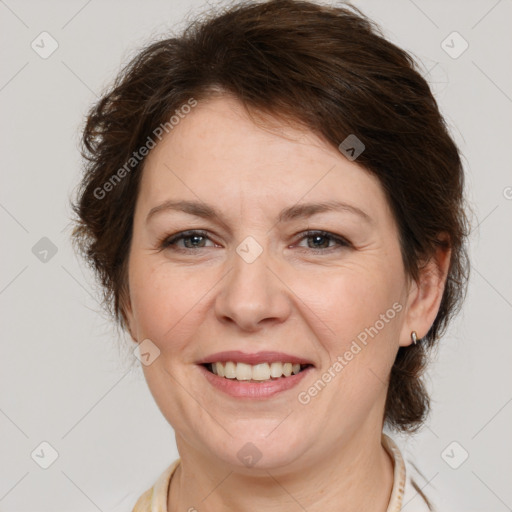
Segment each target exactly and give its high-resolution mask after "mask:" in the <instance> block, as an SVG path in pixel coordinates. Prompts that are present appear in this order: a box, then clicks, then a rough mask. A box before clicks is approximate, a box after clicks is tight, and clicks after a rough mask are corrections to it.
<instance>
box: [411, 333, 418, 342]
mask: <svg viewBox="0 0 512 512" xmlns="http://www.w3.org/2000/svg"><path fill="white" fill-rule="evenodd" d="M411 339H412V343H413V345H416V342H417V341H418V335H417V334H416V331H412V332H411Z"/></svg>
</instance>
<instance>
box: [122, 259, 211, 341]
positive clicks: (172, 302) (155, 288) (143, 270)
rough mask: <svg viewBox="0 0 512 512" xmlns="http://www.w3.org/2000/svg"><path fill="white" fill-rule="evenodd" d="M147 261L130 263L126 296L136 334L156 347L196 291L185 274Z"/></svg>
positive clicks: (184, 312) (188, 306) (187, 308)
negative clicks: (128, 290)
mask: <svg viewBox="0 0 512 512" xmlns="http://www.w3.org/2000/svg"><path fill="white" fill-rule="evenodd" d="M150 260H151V258H146V259H145V260H144V259H143V257H140V258H137V257H135V258H133V260H132V261H131V262H130V272H129V280H130V281H129V282H130V299H131V303H132V308H133V312H134V317H135V321H136V324H137V329H138V334H139V336H140V337H143V338H149V339H151V340H152V341H153V342H154V343H155V344H157V345H159V346H160V345H161V344H163V340H164V339H165V338H166V337H167V336H169V334H170V332H171V331H172V330H173V329H174V328H176V326H177V325H179V323H180V321H181V320H182V319H183V318H184V317H185V316H186V315H187V313H188V312H189V311H190V309H191V308H192V307H193V305H194V304H195V303H196V302H197V301H198V294H200V290H199V291H198V290H197V286H195V285H194V283H193V282H192V281H191V280H190V279H189V278H188V276H187V274H186V273H184V272H182V271H177V270H176V269H174V271H173V269H172V268H171V267H170V266H169V265H166V264H165V262H164V263H157V264H153V263H152V262H151V261H150ZM203 293H204V291H203ZM160 348H162V347H160Z"/></svg>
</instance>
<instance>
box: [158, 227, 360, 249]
mask: <svg viewBox="0 0 512 512" xmlns="http://www.w3.org/2000/svg"><path fill="white" fill-rule="evenodd" d="M195 236H201V237H204V238H207V239H208V240H210V241H212V242H213V240H211V239H210V237H209V236H208V233H207V232H206V231H201V230H189V231H182V232H180V233H177V234H175V235H172V236H166V237H164V238H163V239H161V240H160V241H159V242H158V246H159V247H160V249H168V248H170V247H173V246H174V248H173V250H175V251H179V252H189V251H197V250H198V249H205V247H196V248H190V247H185V248H176V243H177V242H179V241H180V240H185V239H190V238H193V237H195ZM300 236H301V237H300V239H299V242H302V240H305V239H307V238H312V237H315V236H318V237H323V238H327V239H328V240H329V241H334V242H336V243H337V244H338V247H328V248H326V249H314V248H309V247H308V248H303V249H305V250H306V251H312V252H314V253H317V254H318V253H330V252H332V250H338V249H340V248H344V247H351V244H350V242H348V241H347V240H345V239H344V238H342V237H340V236H336V235H334V234H332V233H329V232H328V231H319V230H316V231H306V232H304V233H301V234H300Z"/></svg>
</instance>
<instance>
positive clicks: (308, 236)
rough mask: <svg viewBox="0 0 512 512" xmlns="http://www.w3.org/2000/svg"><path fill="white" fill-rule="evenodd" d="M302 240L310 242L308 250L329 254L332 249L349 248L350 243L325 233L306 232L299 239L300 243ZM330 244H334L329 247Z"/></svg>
mask: <svg viewBox="0 0 512 512" xmlns="http://www.w3.org/2000/svg"><path fill="white" fill-rule="evenodd" d="M303 240H308V241H309V240H311V241H312V244H310V243H309V242H308V249H312V250H313V251H319V252H331V250H332V249H339V248H340V247H350V242H348V241H347V240H345V239H344V238H342V237H340V236H337V235H334V234H332V233H329V232H327V231H307V232H306V233H303V234H302V236H301V238H300V241H303ZM331 242H334V244H333V245H329V244H330V243H331ZM299 247H300V246H299Z"/></svg>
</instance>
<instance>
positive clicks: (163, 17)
mask: <svg viewBox="0 0 512 512" xmlns="http://www.w3.org/2000/svg"><path fill="white" fill-rule="evenodd" d="M331 3H334V2H331ZM354 3H355V4H356V5H357V6H359V7H360V8H362V10H363V11H364V12H366V13H367V14H369V15H370V16H371V17H372V18H373V19H374V20H375V21H377V22H378V23H379V24H381V26H382V27H383V28H384V31H385V34H386V35H387V36H388V37H389V38H390V39H391V40H392V41H393V42H395V43H397V44H398V45H400V46H402V47H404V48H405V49H407V50H409V51H411V52H412V53H413V54H414V55H415V56H416V57H417V58H418V59H419V60H420V61H421V63H422V66H423V69H424V74H425V75H426V76H427V77H428V80H429V82H430V83H431V85H432V88H433V90H434V92H435V94H436V97H437V99H438V101H439V103H440V106H441V108H442V111H443V113H444V114H445V116H446V119H447V122H448V124H449V126H450V129H451V130H452V132H453V135H454V137H455V139H456V141H457V143H458V144H459V146H460V148H461V151H462V153H463V155H464V161H465V165H466V169H467V178H468V198H469V201H470V202H471V204H472V205H473V209H474V218H473V227H474V230H473V233H472V238H471V244H472V245H471V257H472V261H473V273H472V277H471V282H470V287H469V293H468V298H467V301H466V304H465V306H464V309H463V311H462V313H461V315H460V316H459V317H458V319H457V321H456V322H454V323H453V324H452V326H451V328H450V330H449V332H448V333H447V335H446V337H445V338H444V339H443V341H442V343H441V348H440V350H439V354H438V357H437V362H436V363H435V364H434V365H433V366H432V368H431V370H430V371H429V374H428V382H429V387H430V389H431V391H432V395H433V399H434V400H433V402H434V403H433V405H434V409H433V414H432V416H431V418H430V420H429V422H428V425H427V426H426V427H425V428H424V429H423V431H422V432H421V433H420V434H418V435H417V436H415V437H413V438H411V439H409V440H407V439H406V438H403V439H401V438H399V439H398V441H399V442H400V444H401V445H402V447H403V448H404V449H405V450H406V451H407V453H409V454H410V456H411V457H412V458H413V459H414V460H415V461H416V463H417V465H418V466H419V468H420V469H421V470H422V472H423V473H424V474H425V476H426V477H427V480H429V484H428V486H427V487H426V488H425V492H426V493H427V494H430V495H431V496H433V497H435V500H436V501H437V504H438V505H439V508H440V509H441V510H451V511H454V512H457V511H465V512H466V511H485V512H490V511H505V510H512V485H511V475H512V441H511V436H510V432H511V431H512V429H511V425H512V404H511V402H512V386H511V379H512V378H511V376H510V361H511V356H512V344H511V343H510V340H511V333H512V314H511V313H512V272H511V270H510V262H511V261H512V241H511V220H512V172H511V166H510V133H511V119H512V116H511V114H512V72H511V67H510V53H511V50H512V32H511V31H510V28H509V27H510V20H512V2H511V1H510V0H500V1H496V0H478V1H461V0H459V1H426V0H414V1H412V0H393V1H386V2H383V1H380V2H379V1H377V0H361V1H356V2H354ZM205 7H207V4H206V3H205V2H204V1H203V0H198V1H178V0H173V1H170V0H167V1H157V0H151V1H147V2H142V1H139V2H134V1H122V2H121V1H120V0H117V1H108V2H107V1H103V2H101V1H100V0H90V1H88V2H87V1H74V0H73V1H66V2H64V1H60V2H58V1H45V2H42V1H39V2H36V1H22V0H17V1H16V0H6V1H0V38H1V53H2V66H1V68H0V108H1V112H2V116H1V139H0V140H1V141H2V151H1V153H0V158H1V175H0V176H1V188H0V225H1V229H2V251H1V266H0V307H1V311H2V329H1V371H0V461H1V462H0V511H3V512H6V511H9V512H28V511H38V512H47V511H48V512H50V511H51V512H54V511H56V510H66V511H76V512H82V511H97V510H100V511H112V510H116V511H117V510H119V511H121V510H131V507H132V506H133V504H134V501H135V500H136V498H137V496H139V495H140V494H141V493H142V492H143V491H144V490H145V489H146V488H148V487H149V486H150V485H152V484H153V483H154V480H155V479H156V477H157V476H158V475H159V474H160V472H161V471H162V470H163V469H164V468H165V467H167V465H168V464H169V463H170V462H171V461H172V460H173V459H174V458H176V457H177V452H176V447H175V443H174V436H173V432H172V429H171V428H170V426H169V425H168V424H167V423H166V421H165V420H164V418H163V417H162V416H161V414H160V412H159V410H158V409H157V407H156V405H155V403H154V401H153V399H152V397H151V395H150V393H149V392H148V390H147V387H146V384H145V382H144V380H143V376H142V371H141V369H140V367H139V366H137V365H132V360H133V355H132V354H131V353H130V352H128V351H127V349H126V347H127V346H128V343H127V342H126V343H125V342H124V341H123V339H122V337H119V336H118V333H117V332H116V330H115V329H114V328H113V327H112V325H111V324H110V323H109V321H108V319H107V318H106V317H105V315H101V314H98V311H99V310H100V308H99V305H98V302H97V297H98V288H97V286H96V285H95V283H94V281H93V279H92V276H91V274H90V273H89V272H88V271H87V269H86V268H85V267H84V265H83V264H82V262H81V261H80V260H79V259H78V258H77V257H75V256H74V254H73V251H72V249H71V246H70V243H69V234H70V232H71V227H70V222H69V219H70V209H69V205H68V197H69V196H70V195H71V194H72V193H73V189H74V187H75V186H76V184H77V182H78V178H79V169H80V158H79V154H78V152H77V141H78V136H79V135H78V134H79V128H80V125H81V123H82V121H83V117H84V115H85V113H86V111H87V109H88V106H89V105H90V104H91V103H92V102H93V101H94V100H95V99H96V96H97V95H99V94H100V92H101V91H102V89H103V87H105V86H106V85H107V84H108V83H109V82H110V80H111V79H112V78H113V77H114V75H115V74H116V72H117V71H118V70H119V68H120V65H121V63H122V62H126V61H127V59H128V58H129V57H130V56H132V55H133V54H134V52H135V51H136V49H137V48H138V47H139V46H140V45H141V44H143V43H145V42H147V41H148V40H149V39H151V37H152V36H154V35H157V34H160V33H162V32H165V31H168V30H177V29H179V28H180V27H181V26H182V25H183V20H184V17H185V15H186V13H188V12H189V11H191V12H192V13H194V12H197V11H198V10H202V9H204V8H205ZM43 31H47V32H48V33H50V34H51V36H52V37H53V38H54V39H55V40H56V41H57V42H58V45H59V47H58V49H57V50H56V51H55V52H54V53H53V54H52V55H51V56H49V57H48V58H46V59H43V58H41V57H40V55H39V54H38V53H36V51H34V50H33V49H32V47H31V43H32V41H34V40H35V42H36V43H35V44H39V46H42V44H43V43H41V38H40V37H39V34H40V33H41V32H43ZM454 31H457V32H458V33H459V34H460V35H461V36H462V37H463V38H464V40H466V41H467V42H468V44H469V47H468V49H467V50H466V51H465V52H464V53H462V54H461V55H460V56H458V58H452V56H450V55H449V54H448V53H446V51H445V50H444V49H443V48H442V46H441V43H442V41H443V40H446V38H447V37H448V36H449V35H450V34H452V32H454ZM454 37H455V39H454ZM457 37H458V36H450V37H449V38H448V39H447V43H445V45H446V44H448V45H449V46H452V48H451V49H449V51H451V52H452V54H454V53H457V52H458V51H460V50H461V49H462V48H463V47H462V44H463V41H462V40H461V39H457ZM38 41H39V43H38ZM44 45H45V48H46V49H48V48H50V41H49V40H48V39H47V40H46V43H44ZM43 237H47V238H48V239H49V240H50V241H51V242H52V244H54V245H55V248H56V249H57V252H56V254H54V255H52V252H51V251H50V252H48V253H44V250H45V247H46V246H45V244H46V245H47V244H48V241H46V240H45V241H42V242H41V241H40V240H41V238H43ZM36 244H39V245H36ZM34 246H35V247H36V248H35V249H34V250H33V247H34ZM41 258H42V259H43V260H44V259H45V258H46V261H41ZM119 338H120V339H119ZM136 362H137V361H136ZM137 364H138V362H137ZM43 441H46V442H48V443H49V444H50V445H51V446H52V447H53V448H54V449H55V450H56V451H57V452H58V458H57V460H56V461H55V462H54V463H53V464H52V465H51V466H50V467H49V468H48V469H42V468H41V467H40V466H39V464H40V463H44V462H45V460H44V459H45V458H46V461H47V462H48V461H49V459H48V457H49V456H50V455H49V454H50V450H49V449H48V448H45V447H44V446H43V447H42V448H41V447H40V443H41V442H43ZM453 441H456V442H457V443H458V444H457V445H451V446H449V445H450V444H451V443H452V442H453ZM447 447H449V448H448V450H445V449H446V448H447ZM41 449H42V450H43V451H41ZM34 450H36V452H35V453H36V454H37V453H38V454H39V457H38V456H37V455H34V458H32V457H31V454H32V453H33V452H34ZM463 450H464V451H465V452H467V453H468V454H469V457H468V458H467V460H466V461H465V462H464V463H462V464H461V465H460V466H459V467H458V468H457V469H453V468H452V467H450V465H451V466H457V465H459V464H460V462H461V461H462V459H463V455H464V451H463ZM43 454H44V455H43ZM442 454H444V455H442ZM36 461H37V463H36ZM404 510H405V511H406V512H407V511H409V510H410V511H411V512H412V511H413V510H414V503H413V502H411V503H409V504H407V505H406V507H405V508H404Z"/></svg>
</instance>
